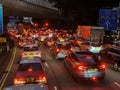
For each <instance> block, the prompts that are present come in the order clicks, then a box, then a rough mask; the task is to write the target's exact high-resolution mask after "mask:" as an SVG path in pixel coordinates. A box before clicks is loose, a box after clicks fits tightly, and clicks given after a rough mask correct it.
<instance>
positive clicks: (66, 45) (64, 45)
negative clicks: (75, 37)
mask: <svg viewBox="0 0 120 90" xmlns="http://www.w3.org/2000/svg"><path fill="white" fill-rule="evenodd" d="M58 48H60V49H70V48H71V44H66V43H63V44H58Z"/></svg>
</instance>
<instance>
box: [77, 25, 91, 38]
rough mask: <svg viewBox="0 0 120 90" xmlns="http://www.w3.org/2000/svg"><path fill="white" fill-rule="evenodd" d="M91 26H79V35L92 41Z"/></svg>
mask: <svg viewBox="0 0 120 90" xmlns="http://www.w3.org/2000/svg"><path fill="white" fill-rule="evenodd" d="M90 33H91V26H78V32H77V34H78V35H79V36H81V37H84V38H86V39H90V36H91V35H90Z"/></svg>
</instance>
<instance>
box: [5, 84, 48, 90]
mask: <svg viewBox="0 0 120 90" xmlns="http://www.w3.org/2000/svg"><path fill="white" fill-rule="evenodd" d="M3 90H48V86H47V85H44V84H41V85H40V84H25V85H17V86H9V87H6V88H4V89H3Z"/></svg>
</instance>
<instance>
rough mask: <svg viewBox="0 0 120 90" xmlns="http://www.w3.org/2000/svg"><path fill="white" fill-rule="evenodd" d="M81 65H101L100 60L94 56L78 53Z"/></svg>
mask: <svg viewBox="0 0 120 90" xmlns="http://www.w3.org/2000/svg"><path fill="white" fill-rule="evenodd" d="M77 56H78V57H79V60H80V62H81V63H83V64H85V65H97V64H99V63H100V61H99V59H98V58H97V57H96V56H95V55H93V54H87V53H77Z"/></svg>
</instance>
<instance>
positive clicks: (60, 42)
mask: <svg viewBox="0 0 120 90" xmlns="http://www.w3.org/2000/svg"><path fill="white" fill-rule="evenodd" d="M56 43H57V44H63V43H66V44H70V42H56Z"/></svg>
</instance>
